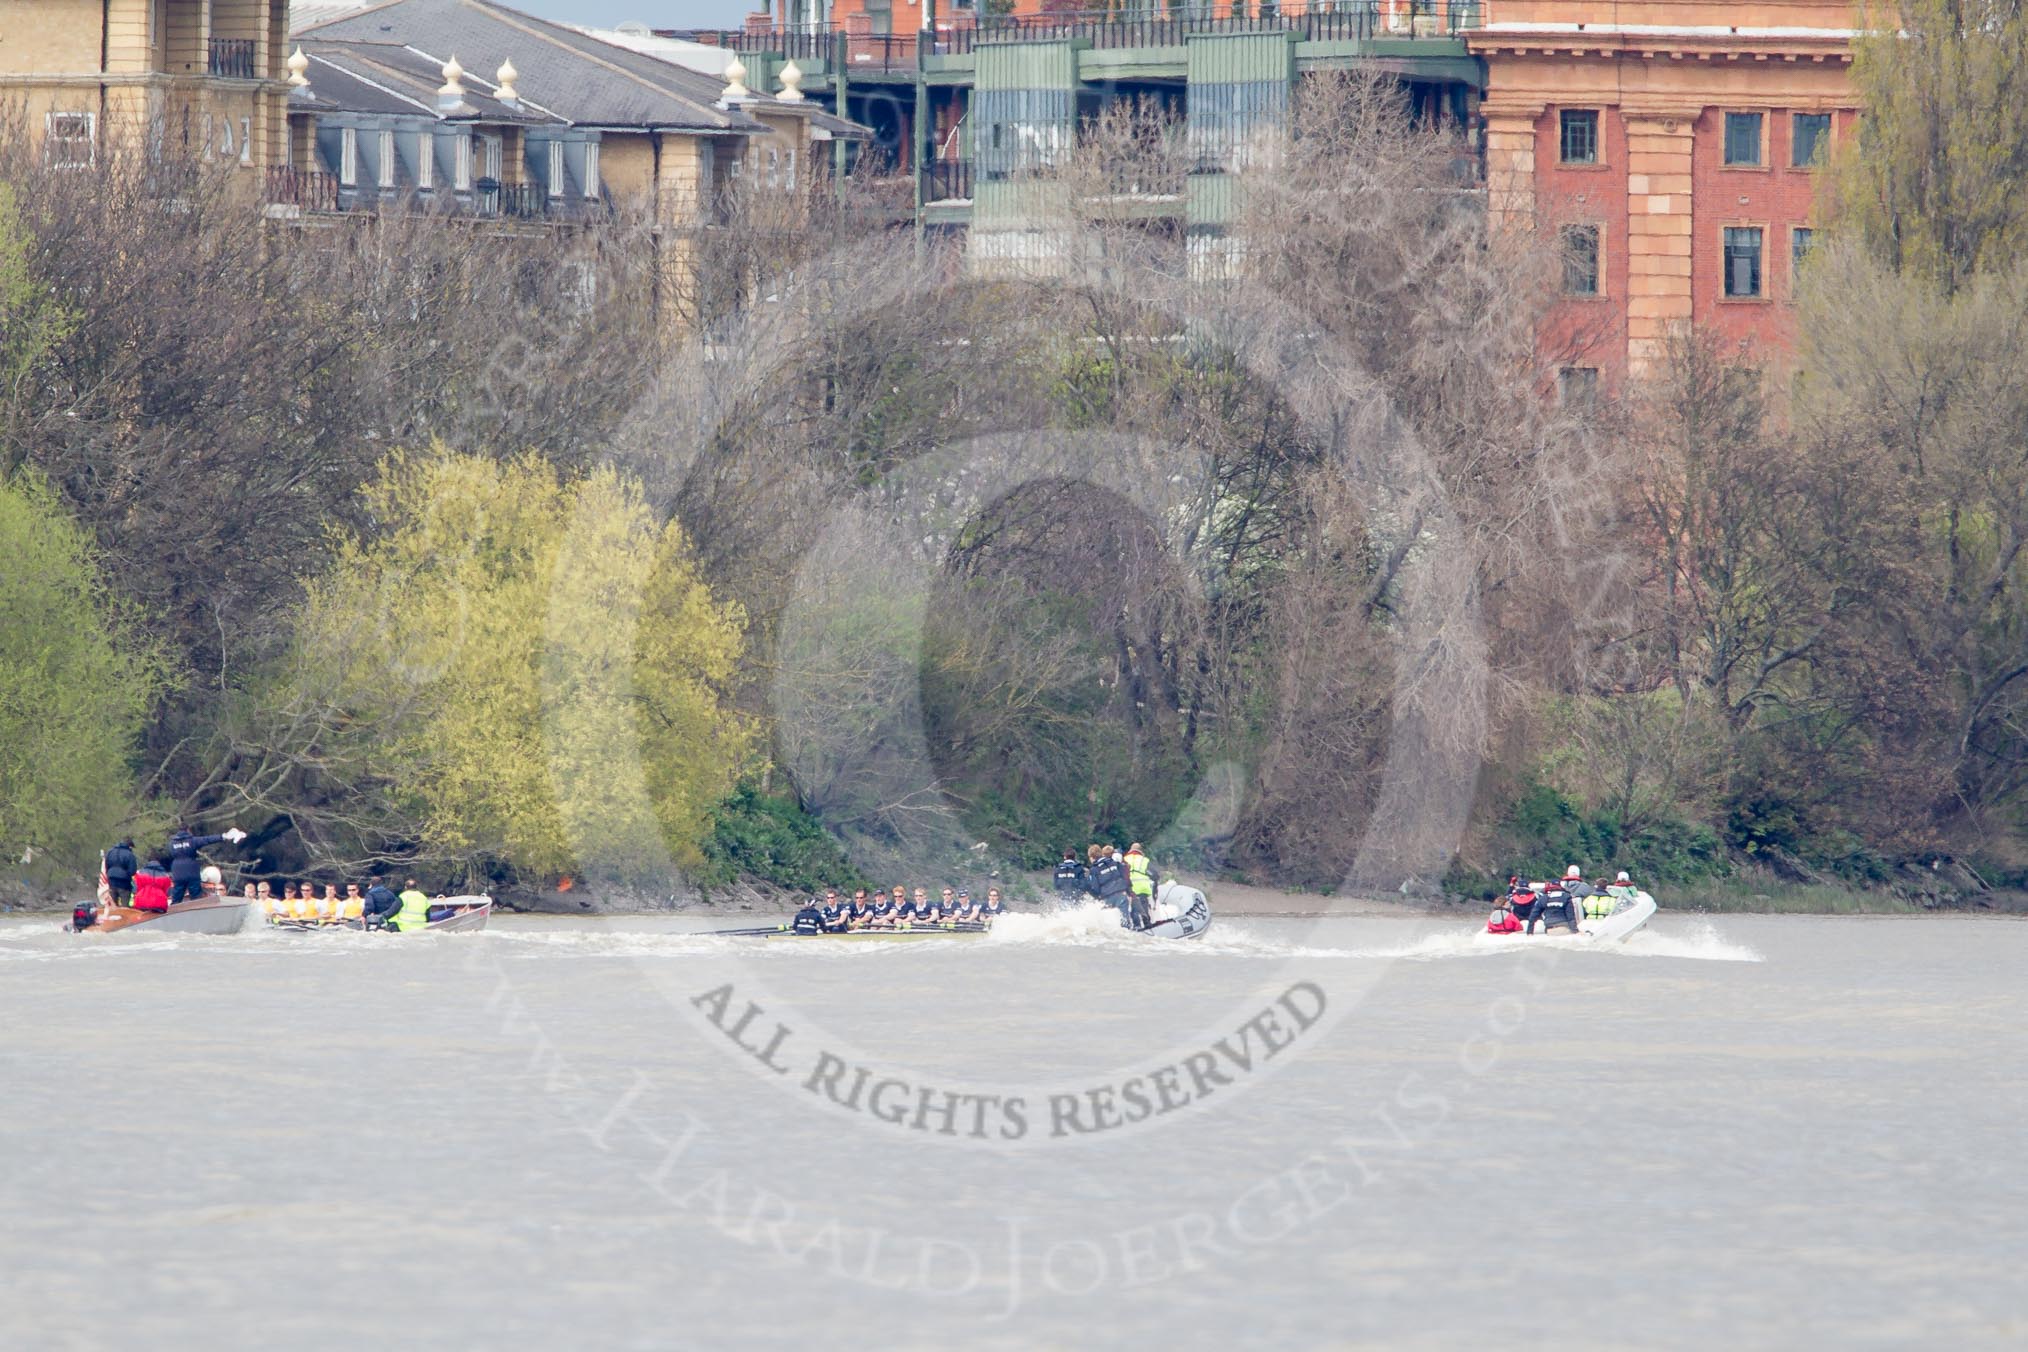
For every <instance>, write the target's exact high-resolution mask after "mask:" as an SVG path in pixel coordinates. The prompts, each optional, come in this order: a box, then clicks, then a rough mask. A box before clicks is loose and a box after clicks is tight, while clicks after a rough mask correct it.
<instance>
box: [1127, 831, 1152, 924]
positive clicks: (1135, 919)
mask: <svg viewBox="0 0 2028 1352" xmlns="http://www.w3.org/2000/svg"><path fill="white" fill-rule="evenodd" d="M1126 864H1127V895H1128V897H1129V901H1128V902H1127V923H1128V924H1129V925H1130V926H1132V927H1133V928H1134V929H1137V930H1144V929H1146V928H1148V924H1149V922H1150V921H1151V920H1153V919H1154V909H1155V873H1154V870H1153V869H1151V868H1149V867H1148V856H1147V854H1146V853H1144V852H1143V851H1142V849H1141V842H1140V841H1138V840H1137V841H1135V842H1134V843H1133V844H1131V845H1129V846H1127V858H1126Z"/></svg>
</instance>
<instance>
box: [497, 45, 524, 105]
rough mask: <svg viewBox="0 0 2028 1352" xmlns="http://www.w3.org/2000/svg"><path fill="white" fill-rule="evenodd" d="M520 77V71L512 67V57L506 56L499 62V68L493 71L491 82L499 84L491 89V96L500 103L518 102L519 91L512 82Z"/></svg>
mask: <svg viewBox="0 0 2028 1352" xmlns="http://www.w3.org/2000/svg"><path fill="white" fill-rule="evenodd" d="M520 78H521V72H520V71H518V70H516V69H514V58H513V57H511V56H510V57H508V58H507V59H506V60H504V61H502V62H501V63H500V69H498V70H496V71H494V72H493V83H494V84H496V85H498V86H499V88H497V89H495V90H494V91H493V96H494V97H495V98H497V99H499V100H500V102H502V103H519V102H520V101H521V91H520V90H518V89H516V88H515V87H514V82H515V81H516V80H518V79H520Z"/></svg>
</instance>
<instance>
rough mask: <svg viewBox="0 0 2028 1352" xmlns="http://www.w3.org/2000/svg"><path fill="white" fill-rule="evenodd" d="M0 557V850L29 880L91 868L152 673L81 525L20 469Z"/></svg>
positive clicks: (126, 796)
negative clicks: (23, 866) (24, 867)
mask: <svg viewBox="0 0 2028 1352" xmlns="http://www.w3.org/2000/svg"><path fill="white" fill-rule="evenodd" d="M0 560H5V562H4V563H0V851H4V852H5V856H4V857H5V858H7V859H9V860H17V859H23V858H26V859H27V860H28V861H29V873H30V876H33V877H44V878H48V877H56V876H61V875H63V874H67V873H73V872H77V871H82V870H87V869H89V870H93V871H95V870H96V869H97V867H98V865H97V862H96V861H97V852H98V850H99V849H101V848H103V847H104V846H107V845H110V844H112V835H113V832H114V831H115V830H116V829H117V828H118V826H119V825H120V823H121V821H122V820H123V819H124V817H125V815H126V813H127V811H128V809H129V807H130V805H131V801H132V794H133V790H134V783H133V766H132V764H131V759H132V756H133V751H134V745H135V742H136V739H137V738H138V737H139V735H140V732H141V726H142V721H143V720H144V719H145V718H146V717H147V715H148V708H149V705H150V704H151V703H152V701H153V700H154V698H155V695H156V693H157V692H158V691H159V690H160V689H161V680H162V673H161V666H160V664H159V663H158V662H157V661H156V660H155V657H154V655H153V653H152V652H151V651H150V649H149V648H148V647H147V645H146V644H145V643H144V642H142V641H140V640H139V638H138V636H136V635H135V634H133V633H132V632H131V629H130V626H129V623H128V617H127V616H126V615H125V614H124V612H123V611H122V610H121V609H120V607H119V606H118V605H117V603H116V602H115V601H114V599H113V598H112V597H111V596H109V595H108V593H107V592H106V589H105V587H104V585H103V584H102V582H101V580H100V578H99V574H98V567H97V564H96V563H95V561H94V559H93V556H92V547H91V541H90V540H89V538H88V537H87V536H86V534H85V532H84V530H83V529H82V528H81V527H79V526H78V524H77V523H76V522H74V521H72V520H71V519H70V517H69V516H68V515H67V514H66V513H65V512H64V510H63V508H62V506H61V504H59V503H58V502H57V500H56V497H55V495H54V494H53V493H51V492H50V491H49V490H48V489H47V488H46V487H44V486H43V485H42V484H41V483H40V482H39V481H37V480H35V479H34V478H32V477H30V476H27V475H26V474H22V475H17V476H16V477H15V478H14V479H13V480H12V481H11V482H8V481H0Z"/></svg>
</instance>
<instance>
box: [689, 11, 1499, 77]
mask: <svg viewBox="0 0 2028 1352" xmlns="http://www.w3.org/2000/svg"><path fill="white" fill-rule="evenodd" d="M1483 17H1484V4H1483V0H1290V2H1288V3H1281V4H1277V3H1274V0H1266V2H1265V3H1263V2H1262V0H1254V3H1252V4H1231V3H1223V2H1221V3H1215V4H1213V3H1175V4H1166V5H1165V4H1152V5H1145V6H1138V7H1129V8H1124V9H1115V10H1066V11H1062V12H1058V13H1052V14H1008V15H997V16H995V15H987V16H984V17H979V18H974V17H973V16H972V15H971V14H969V13H966V12H963V11H960V12H958V13H957V15H956V16H955V18H954V21H953V22H952V23H951V24H949V25H948V26H945V25H939V26H938V27H937V29H936V31H935V34H934V36H930V35H925V34H917V33H896V34H879V33H865V32H851V31H848V30H847V29H846V28H845V27H844V26H842V25H833V26H828V27H823V28H812V27H808V26H805V27H798V28H794V29H780V28H758V27H756V28H748V29H744V30H738V31H733V30H727V31H724V32H715V33H697V34H694V35H692V36H694V37H695V38H697V39H698V40H699V41H704V42H710V43H714V44H716V45H718V46H722V47H730V48H732V49H733V50H735V51H741V52H778V53H780V54H782V55H784V56H789V57H793V58H795V59H796V60H798V61H804V60H817V61H824V62H826V63H829V64H830V65H832V66H833V67H834V68H835V67H836V66H839V65H842V66H844V67H845V69H846V71H847V73H848V76H849V74H850V73H851V72H854V71H869V70H870V71H901V70H914V69H915V67H916V63H917V58H918V56H921V55H947V54H962V53H966V52H971V51H974V50H976V49H977V48H978V47H979V46H980V45H981V44H985V43H1004V42H1048V41H1060V40H1063V39H1071V38H1076V39H1083V40H1084V41H1087V42H1089V43H1091V45H1092V46H1093V47H1106V48H1122V47H1177V46H1181V45H1182V44H1183V42H1184V40H1185V39H1186V38H1188V37H1190V36H1191V35H1192V34H1199V33H1261V32H1292V33H1294V34H1295V35H1296V36H1297V38H1298V39H1300V40H1302V41H1305V42H1341V41H1370V40H1372V39H1375V38H1411V37H1417V38H1434V37H1451V36H1455V35H1456V34H1458V33H1461V32H1464V31H1466V30H1469V29H1473V28H1477V27H1478V26H1479V24H1480V23H1481V22H1482V21H1483Z"/></svg>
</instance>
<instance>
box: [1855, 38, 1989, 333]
mask: <svg viewBox="0 0 2028 1352" xmlns="http://www.w3.org/2000/svg"><path fill="white" fill-rule="evenodd" d="M1869 27H1870V29H1871V32H1870V34H1869V35H1868V36H1866V37H1863V38H1861V39H1860V40H1859V41H1858V43H1857V44H1856V50H1855V52H1854V54H1853V61H1852V83H1853V86H1854V88H1855V90H1856V92H1857V93H1858V95H1859V99H1860V103H1861V104H1862V106H1863V107H1865V109H1866V116H1865V117H1864V119H1862V121H1861V122H1860V127H1859V135H1858V136H1857V137H1856V138H1855V143H1854V144H1853V145H1851V146H1850V147H1849V148H1848V149H1847V151H1846V153H1845V154H1844V155H1842V156H1841V157H1840V160H1839V163H1838V165H1837V172H1836V174H1835V175H1834V176H1833V183H1834V195H1835V206H1836V214H1837V219H1838V220H1839V222H1840V223H1842V224H1843V225H1844V226H1846V227H1847V228H1849V229H1853V230H1855V231H1856V232H1857V233H1858V234H1860V235H1861V236H1862V237H1863V238H1864V240H1865V241H1866V244H1867V246H1868V248H1869V249H1870V250H1871V251H1872V252H1873V254H1874V255H1875V256H1876V257H1877V258H1879V259H1881V260H1882V261H1883V262H1885V263H1886V264H1887V265H1888V266H1889V267H1891V268H1893V269H1894V270H1895V271H1897V272H1906V273H1910V274H1913V275H1916V276H1919V277H1922V278H1923V279H1925V280H1926V281H1928V282H1930V283H1932V284H1934V285H1936V286H1938V287H1940V288H1941V289H1942V290H1943V291H1945V292H1946V293H1950V292H1955V291H1956V290H1957V289H1958V288H1959V287H1960V286H1962V285H1963V284H1964V282H1965V281H1966V279H1968V278H1969V277H1971V276H1972V275H1973V274H1974V273H1976V272H1978V271H1980V270H1981V269H1983V268H1988V267H1992V266H1995V265H2001V264H2004V263H2006V262H2007V261H2008V260H2010V259H2012V258H2014V257H2016V256H2017V255H2018V254H2019V253H2020V252H2021V250H2022V248H2023V246H2024V245H2028V11H2024V9H2023V7H2022V6H2021V5H2020V4H2019V3H2018V0H1899V3H1898V4H1896V5H1890V6H1884V7H1882V9H1881V10H1880V11H1879V12H1877V13H1876V14H1875V15H1874V16H1873V18H1872V20H1871V22H1870V23H1869Z"/></svg>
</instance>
